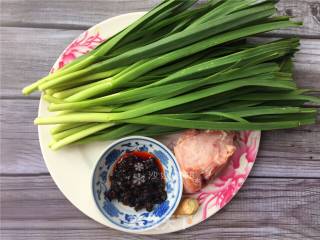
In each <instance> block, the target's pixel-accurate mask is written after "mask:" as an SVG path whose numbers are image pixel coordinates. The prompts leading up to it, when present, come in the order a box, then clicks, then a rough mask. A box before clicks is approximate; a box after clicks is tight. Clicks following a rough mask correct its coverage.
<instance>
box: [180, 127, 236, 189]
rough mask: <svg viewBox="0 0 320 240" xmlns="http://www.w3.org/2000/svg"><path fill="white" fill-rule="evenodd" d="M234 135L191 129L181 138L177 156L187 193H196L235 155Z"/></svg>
mask: <svg viewBox="0 0 320 240" xmlns="http://www.w3.org/2000/svg"><path fill="white" fill-rule="evenodd" d="M233 139H234V133H232V132H225V131H198V130H188V131H186V132H184V133H183V134H181V135H180V137H179V139H178V141H177V143H176V145H175V146H174V153H175V156H176V158H177V161H178V162H179V165H180V169H181V171H182V176H183V187H184V191H185V192H186V193H195V192H197V191H199V190H200V189H201V187H202V183H203V180H209V179H210V178H211V177H212V176H214V175H215V174H216V173H218V172H219V170H221V169H222V168H223V167H224V166H225V164H226V163H227V162H228V159H229V157H230V156H231V155H232V154H233V153H234V152H235V150H236V147H235V145H234V141H233Z"/></svg>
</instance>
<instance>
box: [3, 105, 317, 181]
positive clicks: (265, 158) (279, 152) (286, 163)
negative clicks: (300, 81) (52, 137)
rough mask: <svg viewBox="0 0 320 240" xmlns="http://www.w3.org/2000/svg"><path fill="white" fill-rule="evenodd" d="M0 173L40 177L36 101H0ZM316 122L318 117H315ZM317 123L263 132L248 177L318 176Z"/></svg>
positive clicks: (42, 171)
mask: <svg viewBox="0 0 320 240" xmlns="http://www.w3.org/2000/svg"><path fill="white" fill-rule="evenodd" d="M0 107H1V108H2V110H3V112H2V116H1V122H0V123H1V128H2V130H1V131H2V133H3V134H2V137H1V140H2V145H1V155H0V157H1V159H2V164H1V165H0V173H1V174H26V173H28V174H43V173H47V169H46V167H45V165H44V162H43V160H42V156H41V152H40V147H39V143H38V136H37V128H36V127H35V126H34V125H33V119H34V118H35V117H36V116H37V109H38V101H37V100H28V101H25V100H17V99H15V100H11V99H9V100H2V101H1V102H0ZM319 120H320V115H319ZM319 139H320V124H319V123H318V124H317V125H314V126H306V127H301V128H298V129H290V130H280V131H269V132H264V133H263V136H262V143H261V148H260V151H259V155H258V159H257V162H256V165H255V167H254V170H253V172H252V173H251V176H257V177H320V148H319Z"/></svg>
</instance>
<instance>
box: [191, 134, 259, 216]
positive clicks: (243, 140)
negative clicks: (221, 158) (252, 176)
mask: <svg viewBox="0 0 320 240" xmlns="http://www.w3.org/2000/svg"><path fill="white" fill-rule="evenodd" d="M259 141H260V132H258V131H242V132H239V134H238V136H237V139H236V144H237V150H236V152H235V153H234V155H233V156H232V157H231V159H230V162H229V164H228V165H227V166H226V168H225V169H224V170H223V171H222V172H221V173H220V174H219V176H218V177H216V178H214V179H213V180H211V182H210V183H209V184H208V185H207V186H206V187H205V188H203V189H202V190H201V191H200V192H199V193H197V194H194V196H195V197H196V198H197V199H198V201H199V203H200V204H201V210H202V219H203V220H204V219H206V218H207V217H208V213H209V212H211V211H210V210H211V209H214V208H215V210H214V212H216V211H218V210H219V209H221V208H223V207H224V206H225V205H226V204H227V203H228V202H229V201H230V200H231V199H232V198H233V196H234V195H235V194H236V193H237V192H238V190H239V189H240V188H241V186H242V185H243V183H244V181H245V180H246V178H247V177H248V175H249V173H250V171H251V169H252V166H253V163H254V161H255V159H256V156H257V153H258V147H259ZM211 214H212V213H211Z"/></svg>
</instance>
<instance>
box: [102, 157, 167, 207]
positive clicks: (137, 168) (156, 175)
mask: <svg viewBox="0 0 320 240" xmlns="http://www.w3.org/2000/svg"><path fill="white" fill-rule="evenodd" d="M110 181H111V187H110V189H109V191H107V192H106V193H105V197H106V198H108V199H109V200H110V201H111V200H113V199H117V200H118V201H120V202H122V203H123V204H124V205H128V206H130V207H134V208H135V210H136V211H138V210H140V209H143V208H145V209H146V210H147V211H149V212H150V211H152V209H153V207H154V205H155V204H160V203H162V202H164V201H165V200H166V199H167V193H166V191H165V179H164V174H163V168H162V165H161V162H160V160H159V159H157V158H156V157H155V156H154V155H153V154H150V153H148V152H138V151H134V152H129V153H126V154H124V155H123V156H121V157H120V158H119V159H118V160H117V162H116V165H115V167H114V169H113V174H112V176H111V177H110Z"/></svg>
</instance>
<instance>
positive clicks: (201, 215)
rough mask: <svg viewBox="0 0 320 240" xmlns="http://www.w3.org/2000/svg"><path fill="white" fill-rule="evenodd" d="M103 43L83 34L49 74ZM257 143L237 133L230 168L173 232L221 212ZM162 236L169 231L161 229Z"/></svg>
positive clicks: (252, 135)
mask: <svg viewBox="0 0 320 240" xmlns="http://www.w3.org/2000/svg"><path fill="white" fill-rule="evenodd" d="M103 41H104V38H103V36H102V34H99V32H95V33H92V34H90V33H89V31H86V32H84V33H83V34H81V35H80V36H79V37H78V38H77V39H75V40H74V41H73V42H72V43H71V44H70V45H69V46H68V47H67V48H66V49H65V50H64V52H63V53H62V54H61V56H60V57H59V60H58V61H57V63H56V64H55V66H54V68H52V70H51V72H53V71H54V70H55V69H59V68H61V67H63V66H64V65H65V64H67V63H69V62H70V61H72V60H74V59H75V58H77V57H79V56H81V55H83V54H85V53H87V52H89V51H91V50H92V49H94V48H95V47H96V46H98V45H99V44H100V43H101V42H103ZM178 135H179V134H175V136H174V137H172V138H171V137H169V138H171V139H169V140H168V139H167V140H165V141H164V142H165V143H167V145H169V146H168V147H169V148H170V147H172V146H170V142H171V143H172V142H173V141H175V140H176V139H177V136H178ZM259 142H260V131H242V132H239V134H238V136H237V139H236V144H237V150H236V152H235V154H234V155H233V156H232V158H231V159H230V162H229V164H228V165H227V166H226V167H225V169H224V170H223V171H222V172H221V173H220V174H219V176H218V177H216V178H214V179H212V180H211V181H210V182H209V184H208V185H207V186H206V187H204V188H203V189H202V190H201V191H200V192H199V193H196V194H193V195H192V196H193V197H195V198H197V199H198V201H199V203H200V210H199V211H198V213H197V214H196V215H195V216H193V217H192V219H188V221H187V226H185V225H184V224H183V223H182V222H180V225H181V226H175V231H177V230H179V229H183V228H186V227H190V226H192V225H194V224H197V223H199V222H201V221H203V220H205V219H207V218H208V217H210V216H212V215H213V214H215V213H216V212H217V211H219V210H220V209H221V208H223V207H224V206H225V205H226V204H227V203H228V202H229V201H230V200H231V199H232V198H233V197H234V196H235V194H236V193H237V192H238V191H239V189H240V188H241V186H242V185H243V183H244V182H245V180H246V178H247V177H248V175H249V173H250V171H251V169H252V166H253V164H254V162H255V159H256V156H257V153H258V148H259ZM182 219H183V217H182V218H178V219H175V220H174V219H171V220H170V221H168V222H167V223H166V224H164V225H163V226H160V227H159V228H167V226H170V224H171V225H172V223H171V221H175V222H176V221H178V222H179V221H180V220H182ZM163 232H172V231H168V229H167V230H164V229H163Z"/></svg>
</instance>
